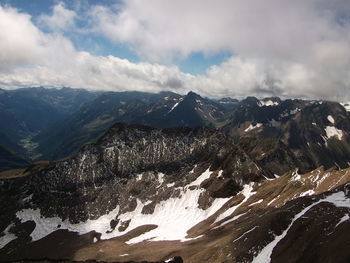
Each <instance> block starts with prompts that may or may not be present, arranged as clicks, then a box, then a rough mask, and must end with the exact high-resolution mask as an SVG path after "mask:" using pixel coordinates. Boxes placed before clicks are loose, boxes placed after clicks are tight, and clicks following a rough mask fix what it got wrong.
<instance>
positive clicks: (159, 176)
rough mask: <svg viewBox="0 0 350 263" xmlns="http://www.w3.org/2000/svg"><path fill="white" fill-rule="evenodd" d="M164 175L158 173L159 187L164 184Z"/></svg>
mask: <svg viewBox="0 0 350 263" xmlns="http://www.w3.org/2000/svg"><path fill="white" fill-rule="evenodd" d="M164 175H165V174H163V173H158V181H159V185H162V184H163V183H164Z"/></svg>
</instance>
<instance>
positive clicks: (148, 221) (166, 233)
mask: <svg viewBox="0 0 350 263" xmlns="http://www.w3.org/2000/svg"><path fill="white" fill-rule="evenodd" d="M202 192H203V190H202V189H195V190H189V189H185V190H184V192H183V193H182V195H181V197H180V198H177V197H176V198H170V199H168V200H166V201H163V202H161V203H159V204H157V205H156V207H155V209H154V212H153V214H148V215H144V214H141V210H142V207H141V206H139V205H138V206H137V208H136V209H135V211H133V212H130V213H127V214H123V215H121V216H120V217H119V218H120V219H121V220H128V219H131V222H130V225H129V228H128V230H132V229H135V228H136V227H138V226H142V225H157V226H158V227H157V228H155V229H153V230H151V231H149V232H146V233H144V234H142V235H140V236H138V237H135V238H133V239H130V240H129V241H127V242H126V243H127V244H134V243H139V242H142V241H145V240H152V241H161V240H181V241H186V240H188V239H187V238H186V236H187V231H188V230H189V229H191V228H192V227H193V226H195V225H197V224H198V223H200V222H201V221H203V220H205V219H207V218H208V217H210V216H211V215H213V214H214V213H215V212H216V211H217V210H219V209H220V208H221V207H222V206H223V205H224V204H225V203H226V202H227V201H228V200H229V199H230V198H217V199H215V200H214V202H213V203H212V205H211V207H209V208H208V209H206V210H202V209H201V208H199V207H198V198H199V196H200V194H201V193H202Z"/></svg>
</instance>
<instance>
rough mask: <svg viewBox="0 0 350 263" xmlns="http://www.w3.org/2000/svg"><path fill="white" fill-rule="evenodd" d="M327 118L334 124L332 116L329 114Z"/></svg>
mask: <svg viewBox="0 0 350 263" xmlns="http://www.w3.org/2000/svg"><path fill="white" fill-rule="evenodd" d="M327 120H329V122H331V123H333V124H334V118H333V117H332V116H331V115H328V116H327Z"/></svg>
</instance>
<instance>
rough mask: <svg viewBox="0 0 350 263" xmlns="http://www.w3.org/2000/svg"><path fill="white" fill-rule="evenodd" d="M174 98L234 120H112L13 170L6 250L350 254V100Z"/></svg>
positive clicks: (219, 256)
mask: <svg viewBox="0 0 350 263" xmlns="http://www.w3.org/2000/svg"><path fill="white" fill-rule="evenodd" d="M165 97H167V99H164V98H165ZM165 97H162V98H163V99H162V100H163V101H165V103H166V104H159V103H160V101H159V98H158V99H157V100H155V101H154V103H155V104H153V106H152V107H154V108H153V112H156V111H158V110H161V109H162V108H163V107H164V105H167V106H166V107H165V108H167V110H166V112H167V113H169V110H171V111H172V112H173V113H171V114H174V116H177V115H176V114H180V113H181V112H182V108H179V109H178V110H177V107H180V106H181V107H184V108H183V111H186V108H187V109H188V108H191V107H192V108H194V109H196V112H197V113H198V112H201V110H199V109H203V112H207V113H202V115H193V116H201V119H202V120H209V119H210V114H209V113H211V115H213V114H214V113H215V114H216V115H215V116H217V117H216V120H220V121H223V120H224V119H225V121H223V122H224V124H223V125H221V126H220V128H213V127H204V126H203V125H202V126H199V127H192V128H190V127H172V128H160V127H158V128H155V127H151V126H146V125H141V124H125V123H115V124H113V125H112V126H111V127H110V128H109V129H108V130H107V131H106V132H105V133H104V135H103V136H101V137H100V138H99V139H98V140H97V141H96V142H94V143H91V144H87V145H85V146H83V147H82V148H81V149H80V150H79V151H78V152H77V153H76V154H75V155H73V156H71V157H67V158H64V159H60V160H56V161H45V162H44V161H42V162H36V163H33V164H32V165H30V166H29V167H28V168H25V169H20V170H15V171H12V172H11V171H8V172H7V173H6V174H3V175H2V176H1V180H0V201H1V206H0V233H1V234H0V261H4V262H8V261H15V262H34V261H35V262H38V261H39V262H72V261H76V262H186V263H198V262H211V263H216V262H218V263H219V262H227V263H228V262H242V263H243V262H253V263H261V262H349V261H350V251H349V249H348V248H349V246H350V244H349V240H348V236H349V234H350V168H349V162H350V136H349V134H350V115H349V112H347V111H346V108H344V107H343V106H342V105H341V104H338V103H334V102H326V101H304V100H281V99H279V98H267V99H264V100H258V99H256V98H253V97H250V98H247V99H245V100H243V101H236V100H231V99H228V98H226V99H223V100H220V101H217V102H215V103H214V102H213V103H212V102H209V101H208V100H206V99H202V98H201V97H198V96H197V95H196V94H193V93H190V94H188V95H187V96H186V97H184V98H182V97H179V96H176V95H174V94H166V96H165ZM169 101H171V102H169ZM168 104H169V105H168ZM193 104H195V105H196V106H194V107H193ZM229 104H230V105H229ZM121 105H123V104H121ZM157 105H162V106H161V107H158V106H157ZM175 105H176V106H175ZM190 106H191V107H190ZM168 108H170V109H168ZM204 109H208V111H204ZM223 112H226V113H225V114H223ZM228 112H229V113H228ZM169 114H170V113H169ZM213 116H214V115H213ZM174 118H175V117H174Z"/></svg>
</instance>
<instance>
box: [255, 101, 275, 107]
mask: <svg viewBox="0 0 350 263" xmlns="http://www.w3.org/2000/svg"><path fill="white" fill-rule="evenodd" d="M278 104H279V103H278V102H277V101H272V100H266V101H260V102H259V104H258V105H259V106H260V107H262V106H276V105H278Z"/></svg>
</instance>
